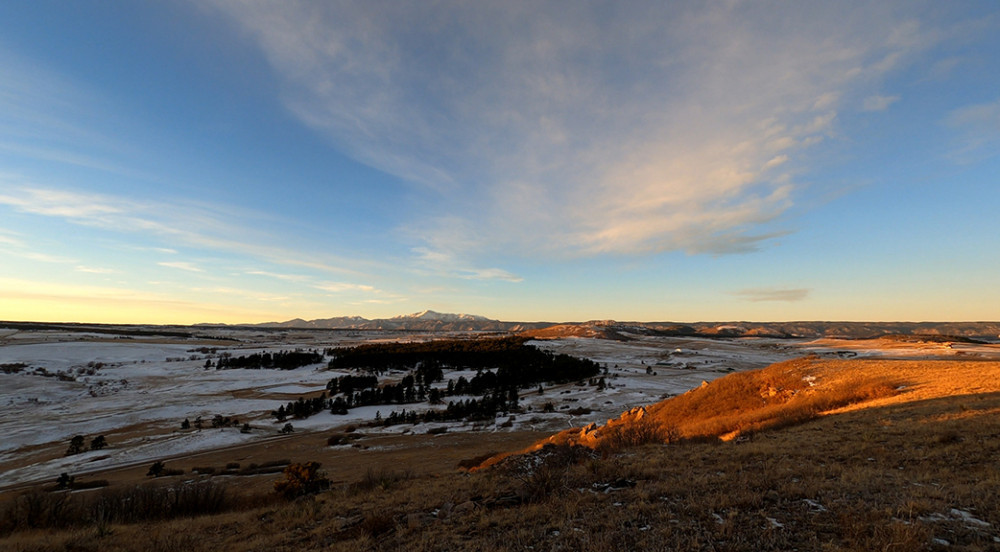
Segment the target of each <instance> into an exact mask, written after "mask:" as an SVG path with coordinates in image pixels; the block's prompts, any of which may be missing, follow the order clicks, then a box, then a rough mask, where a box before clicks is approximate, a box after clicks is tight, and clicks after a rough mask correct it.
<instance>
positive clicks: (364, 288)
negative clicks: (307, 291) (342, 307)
mask: <svg viewBox="0 0 1000 552" xmlns="http://www.w3.org/2000/svg"><path fill="white" fill-rule="evenodd" d="M313 287H315V288H316V289H320V290H323V291H329V292H330V293H343V292H346V291H361V292H365V293H378V291H379V290H377V289H375V287H374V286H369V285H366V284H352V283H349V282H324V283H321V284H316V285H314V286H313Z"/></svg>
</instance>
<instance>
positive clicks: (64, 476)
mask: <svg viewBox="0 0 1000 552" xmlns="http://www.w3.org/2000/svg"><path fill="white" fill-rule="evenodd" d="M74 479H76V478H75V477H73V476H72V475H70V474H68V473H66V472H62V473H61V474H59V479H56V488H57V489H68V488H70V487H72V486H73V480H74Z"/></svg>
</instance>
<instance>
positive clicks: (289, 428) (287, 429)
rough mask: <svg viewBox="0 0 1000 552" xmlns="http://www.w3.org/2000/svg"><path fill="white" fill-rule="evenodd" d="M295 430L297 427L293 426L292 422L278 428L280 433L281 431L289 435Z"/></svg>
mask: <svg viewBox="0 0 1000 552" xmlns="http://www.w3.org/2000/svg"><path fill="white" fill-rule="evenodd" d="M294 432H295V428H293V427H292V424H285V427H283V428H281V429H280V430H278V433H281V434H283V435H287V434H289V433H294Z"/></svg>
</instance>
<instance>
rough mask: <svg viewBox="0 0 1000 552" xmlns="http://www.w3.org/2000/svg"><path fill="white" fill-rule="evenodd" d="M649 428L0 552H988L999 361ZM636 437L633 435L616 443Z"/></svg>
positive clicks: (737, 403)
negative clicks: (645, 437) (610, 441)
mask: <svg viewBox="0 0 1000 552" xmlns="http://www.w3.org/2000/svg"><path fill="white" fill-rule="evenodd" d="M727 380H729V381H728V382H727ZM723 382H725V383H723ZM764 383H766V384H767V385H763V384H764ZM792 390H794V392H792ZM849 390H855V391H857V392H855V391H849ZM740 397H742V399H741V398H740ZM671 403H673V404H672V405H671V406H667V405H670V404H671ZM830 409H834V410H833V414H831V415H817V414H819V413H823V412H829V411H830ZM645 412H646V413H645V414H644V415H643V416H642V418H643V419H647V423H648V422H649V421H658V422H659V423H661V424H662V425H663V427H667V428H668V429H670V431H668V432H667V433H666V435H667V436H668V437H669V438H671V439H675V440H676V442H674V443H672V444H670V445H666V446H664V445H658V444H647V445H644V446H638V447H632V448H622V449H618V450H615V449H612V448H611V447H609V446H607V445H605V446H599V447H598V452H595V451H592V450H591V449H589V448H584V447H572V448H571V447H567V446H553V447H545V448H540V449H538V450H536V451H534V452H532V453H530V454H528V455H526V456H515V457H511V458H508V459H506V460H504V461H502V462H499V463H498V464H497V465H496V466H494V467H493V468H492V469H487V470H481V471H479V472H476V473H472V474H462V473H458V472H452V473H444V474H440V475H437V476H425V477H420V478H406V477H404V474H403V472H402V471H399V472H395V473H393V472H384V473H379V474H370V475H369V476H368V477H366V478H364V479H363V480H362V481H360V482H357V483H355V484H350V485H340V486H336V487H335V488H334V489H332V490H331V491H328V492H324V493H321V494H318V495H314V496H312V497H306V498H304V499H299V500H297V501H295V502H292V503H280V504H272V505H269V506H264V507H257V508H253V509H249V510H245V511H236V512H230V513H225V514H219V515H215V516H203V517H196V518H187V519H178V520H172V521H163V522H158V523H141V524H131V525H113V524H112V525H99V526H92V527H79V528H75V529H68V530H64V531H17V532H15V533H12V534H10V535H8V536H7V537H6V538H4V539H2V540H0V549H3V550H7V549H9V550H178V549H184V550H289V551H291V550H319V549H336V550H372V549H375V550H399V549H403V550H485V551H490V550H525V549H529V547H530V548H531V549H534V550H601V551H603V550H609V551H610V550H731V551H743V550H745V551H751V550H793V549H798V550H830V551H838V550H970V551H971V550H996V549H1000V471H998V470H997V469H996V458H998V457H1000V456H998V454H1000V415H998V414H1000V363H997V362H967V361H884V360H851V361H821V360H817V359H802V360H799V361H793V362H791V363H783V364H778V365H775V366H772V367H770V368H768V369H765V370H763V371H759V372H757V373H744V374H734V375H731V376H728V377H726V378H723V379H721V380H716V382H713V383H712V384H708V385H706V386H703V387H702V388H700V389H697V390H694V391H692V392H690V393H687V394H685V395H682V396H680V397H677V398H674V399H672V400H670V401H666V402H664V403H659V404H658V405H654V406H651V407H649V408H648V409H646V411H645ZM805 413H808V415H806V414H805ZM633 418H635V416H634V415H633ZM713 420H714V421H713ZM629 421H630V422H632V425H634V426H637V427H644V426H643V424H641V423H638V422H641V419H640V420H638V421H636V420H634V419H631V420H629V419H626V420H625V421H624V422H622V423H620V424H611V428H612V429H613V428H614V426H615V425H620V426H622V427H627V426H628V425H629V424H628V423H626V422H629ZM793 422H794V423H793ZM654 427H655V426H654ZM604 429H605V430H607V429H608V428H604ZM734 432H738V434H739V435H740V436H741V437H742V438H734V439H731V440H729V441H722V440H720V439H716V438H706V437H705V436H706V435H710V434H714V435H726V436H727V437H732V436H734V435H735V434H734ZM589 433H591V434H597V435H598V436H599V435H600V431H599V430H596V431H595V430H592V431H590V432H589ZM607 433H608V434H609V435H610V434H613V433H614V432H613V431H607ZM576 434H577V435H580V432H579V431H578V432H577V433H576ZM567 435H572V434H567ZM657 435H663V434H662V433H657ZM605 438H606V439H607V438H608V437H607V436H605ZM599 442H600V439H598V443H599ZM619 444H623V443H622V442H619ZM624 444H627V443H624ZM602 452H603V454H602Z"/></svg>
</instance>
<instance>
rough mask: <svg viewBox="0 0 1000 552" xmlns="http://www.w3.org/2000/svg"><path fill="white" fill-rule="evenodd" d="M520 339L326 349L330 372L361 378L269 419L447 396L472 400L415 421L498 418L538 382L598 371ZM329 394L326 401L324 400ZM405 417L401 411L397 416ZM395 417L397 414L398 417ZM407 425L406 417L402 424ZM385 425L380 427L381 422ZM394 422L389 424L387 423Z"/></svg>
mask: <svg viewBox="0 0 1000 552" xmlns="http://www.w3.org/2000/svg"><path fill="white" fill-rule="evenodd" d="M525 341H526V339H524V338H520V337H505V338H497V339H480V340H442V341H430V342H426V343H369V344H364V345H359V346H357V347H350V348H341V349H327V350H326V351H324V352H325V354H326V355H328V356H330V357H331V360H330V363H329V365H330V368H333V369H354V370H359V371H363V372H368V374H361V375H354V374H351V375H343V376H338V377H336V378H333V379H331V380H330V381H329V382H328V383H327V386H326V389H327V391H326V392H324V393H323V394H322V396H320V397H315V398H312V399H303V398H300V399H299V400H298V401H296V402H289V403H288V404H287V405H283V406H282V407H280V408H278V409H277V410H275V411H273V412H272V414H273V415H274V416H275V418H277V419H278V420H279V421H283V420H284V419H285V418H288V417H295V418H305V417H308V416H311V415H313V414H316V413H318V412H320V411H322V410H324V409H329V410H330V412H331V413H332V414H341V415H343V414H347V413H348V411H349V410H350V409H352V408H356V407H360V406H376V405H403V404H412V403H419V402H424V401H427V402H429V403H430V404H432V405H435V404H442V403H443V402H444V399H445V398H446V397H450V396H461V395H465V396H468V395H473V396H475V397H479V398H477V399H466V400H464V401H452V402H450V403H449V405H448V407H447V408H446V409H445V410H442V411H434V410H431V411H427V412H425V413H423V414H420V415H419V416H420V418H419V419H420V421H439V420H457V419H469V420H479V419H487V418H489V417H492V416H494V415H495V414H496V413H497V412H503V411H510V410H515V409H517V408H518V404H517V403H518V390H519V389H525V388H533V387H535V386H537V385H539V384H541V383H567V382H571V381H583V380H585V379H593V378H594V377H595V376H597V375H598V374H599V373H600V366H599V365H598V364H597V363H596V362H593V361H591V360H586V359H579V358H575V357H571V356H569V355H564V354H558V355H557V354H553V353H548V352H545V351H541V350H539V349H537V348H535V347H532V346H530V345H526V344H525ZM445 367H447V368H449V369H465V370H470V369H474V370H476V375H475V376H473V377H472V378H471V379H468V378H466V377H464V376H461V377H459V378H458V380H457V381H456V380H451V379H449V380H448V384H447V386H446V387H443V388H442V387H440V386H439V387H434V386H433V384H435V383H437V382H440V381H442V380H443V379H444V368H445ZM389 370H397V371H404V370H405V371H407V372H408V373H407V374H406V375H405V376H404V377H403V378H402V380H401V381H399V382H398V383H386V384H383V385H379V380H378V376H377V375H375V374H380V373H382V372H385V371H389ZM327 392H329V397H330V398H329V399H328V398H327ZM404 412H405V411H404ZM397 416H399V415H397ZM410 418H412V416H409V415H408V417H407V418H406V420H407V421H409V419H410ZM380 421H381V422H382V423H385V422H386V421H387V420H380ZM393 422H396V419H394V420H393Z"/></svg>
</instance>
